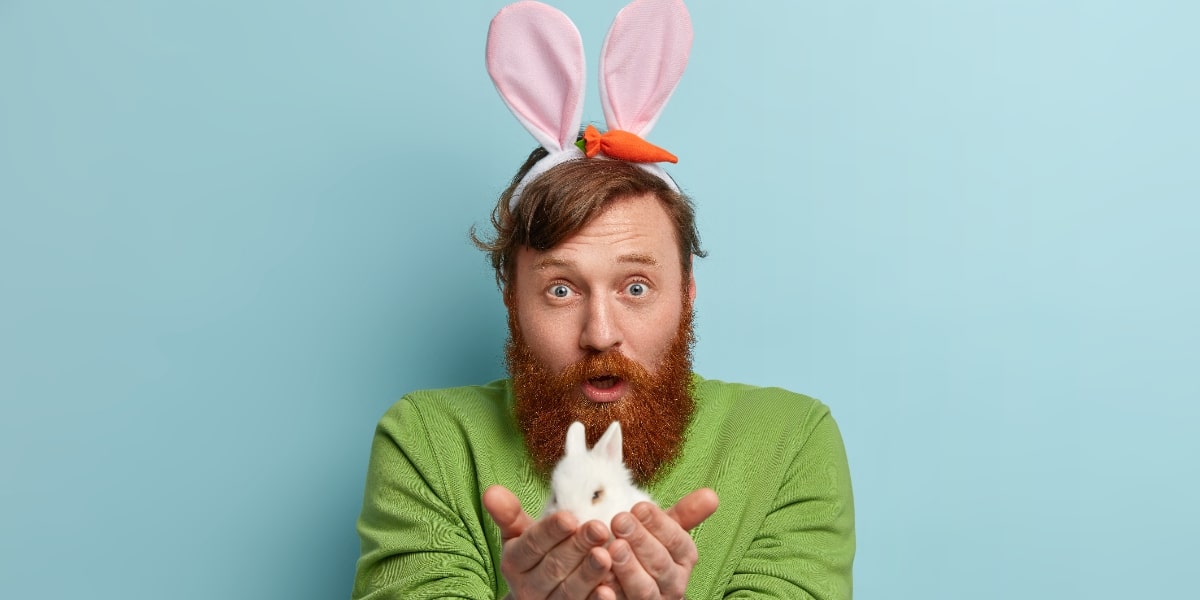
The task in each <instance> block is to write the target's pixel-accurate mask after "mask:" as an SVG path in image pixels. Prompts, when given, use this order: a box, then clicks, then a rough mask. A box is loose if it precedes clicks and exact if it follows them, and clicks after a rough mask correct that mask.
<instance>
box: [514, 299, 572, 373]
mask: <svg viewBox="0 0 1200 600" xmlns="http://www.w3.org/2000/svg"><path fill="white" fill-rule="evenodd" d="M518 314H519V315H521V316H518V319H517V320H518V323H519V324H520V326H521V335H522V336H524V338H525V343H526V344H528V345H529V349H530V350H531V351H533V355H534V356H535V357H537V359H538V361H540V362H541V363H542V364H543V365H546V366H547V367H549V368H550V369H551V370H552V371H554V372H559V371H561V370H562V369H563V368H565V367H566V366H567V365H569V364H571V362H573V361H574V359H575V357H574V356H572V355H571V349H572V348H573V347H578V335H575V337H574V338H572V337H571V336H572V334H571V332H570V331H568V328H567V327H564V326H562V324H560V323H555V322H553V321H551V320H549V319H530V318H525V317H524V316H523V315H524V314H526V313H518Z"/></svg>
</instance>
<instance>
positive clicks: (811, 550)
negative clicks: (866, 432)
mask: <svg viewBox="0 0 1200 600" xmlns="http://www.w3.org/2000/svg"><path fill="white" fill-rule="evenodd" d="M854 546H855V541H854V500H853V496H852V493H851V489H850V469H849V465H848V463H847V460H846V450H845V447H844V446H843V444H842V437H841V433H840V432H839V431H838V428H837V424H836V423H835V422H834V420H833V417H832V416H830V414H829V412H828V409H825V410H823V411H821V412H820V413H818V415H816V422H815V425H813V428H812V430H811V433H809V435H808V437H807V439H806V440H805V441H804V442H803V445H802V447H801V448H800V450H799V452H797V453H796V454H795V457H794V459H793V460H792V461H791V465H790V467H789V468H788V471H787V474H786V477H785V479H784V481H783V485H782V486H781V488H780V489H779V492H778V494H777V495H776V496H775V498H774V500H773V503H772V506H771V509H770V512H769V513H768V514H767V517H766V519H765V520H764V521H763V523H762V527H761V528H760V529H759V531H758V532H757V534H756V535H755V537H754V540H753V542H752V543H751V544H750V547H749V548H748V550H747V551H746V553H745V555H744V556H743V557H742V559H741V561H740V562H739V564H738V565H737V567H736V569H735V571H734V575H733V577H732V578H731V579H730V582H729V585H728V587H727V588H726V597H727V598H794V599H811V600H849V599H850V598H851V597H852V595H851V567H852V564H853V561H854V550H855V548H854Z"/></svg>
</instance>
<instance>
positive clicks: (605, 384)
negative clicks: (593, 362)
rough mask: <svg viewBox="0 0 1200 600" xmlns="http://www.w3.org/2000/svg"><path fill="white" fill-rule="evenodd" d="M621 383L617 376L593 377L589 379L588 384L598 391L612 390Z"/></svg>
mask: <svg viewBox="0 0 1200 600" xmlns="http://www.w3.org/2000/svg"><path fill="white" fill-rule="evenodd" d="M620 381H621V378H620V377H617V376H616V375H601V376H600V377H592V378H590V379H588V383H590V384H591V385H592V387H594V388H596V389H598V390H608V389H612V388H613V387H614V386H616V385H617V384H618V383H620Z"/></svg>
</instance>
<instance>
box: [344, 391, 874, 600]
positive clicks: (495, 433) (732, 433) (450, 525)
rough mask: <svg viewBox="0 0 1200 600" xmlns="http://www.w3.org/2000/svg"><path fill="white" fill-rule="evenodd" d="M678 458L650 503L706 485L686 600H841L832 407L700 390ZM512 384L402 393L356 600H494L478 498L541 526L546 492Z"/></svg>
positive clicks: (845, 475) (845, 520)
mask: <svg viewBox="0 0 1200 600" xmlns="http://www.w3.org/2000/svg"><path fill="white" fill-rule="evenodd" d="M693 377H694V380H695V383H696V400H697V402H696V413H695V418H694V419H693V422H692V424H691V426H690V428H689V429H688V433H687V441H686V442H685V445H684V448H683V451H682V455H681V457H680V459H679V460H678V461H677V462H676V463H675V465H674V466H673V467H671V469H670V471H668V472H667V473H665V474H664V475H663V476H661V477H660V478H659V480H658V482H657V483H656V484H655V485H653V486H651V487H650V488H649V489H648V491H649V492H650V494H651V495H652V496H653V497H654V499H655V501H656V502H657V503H658V504H659V505H660V506H662V507H669V506H671V505H673V504H674V503H675V502H676V501H677V500H679V499H680V498H681V497H683V496H684V495H685V494H687V493H688V492H691V491H692V490H695V489H697V488H700V487H710V488H712V489H714V490H716V492H717V496H718V497H719V498H720V507H719V508H718V509H717V512H716V513H715V514H714V515H713V516H712V517H709V519H708V520H707V521H705V522H703V523H701V524H700V525H699V526H698V527H696V528H695V529H694V530H692V537H693V539H694V540H695V542H696V548H697V551H698V553H699V557H700V558H699V562H698V563H697V564H696V567H695V569H694V570H693V572H692V578H691V581H690V582H689V584H688V588H687V597H688V598H692V599H700V598H722V597H738V598H750V597H753V598H814V599H817V600H835V599H837V600H842V599H849V598H850V597H851V565H852V563H853V561H854V503H853V499H852V496H851V491H850V471H849V467H848V466H847V463H846V454H845V449H844V448H843V446H842V438H841V435H840V433H839V432H838V428H837V425H836V424H835V423H834V421H833V417H831V416H830V414H829V409H828V408H826V407H825V405H823V404H821V403H820V402H818V401H816V400H814V399H812V398H809V397H807V396H802V395H799V394H794V393H791V392H788V391H786V390H782V389H778V388H758V387H752V386H747V385H740V384H731V383H724V382H720V381H715V380H705V379H702V378H700V377H699V376H693ZM512 400H513V398H512V387H511V385H510V383H509V381H508V380H500V381H495V382H492V383H490V384H487V385H484V386H471V387H460V388H450V389H444V390H432V391H422V392H414V393H412V394H409V395H408V396H405V397H404V398H403V399H401V400H400V401H399V402H397V403H396V404H395V405H394V406H392V408H391V409H390V410H388V412H387V413H386V414H385V415H384V416H383V418H382V419H381V420H380V422H379V427H378V429H377V430H376V433H375V439H374V443H373V446H372V449H371V462H370V466H369V467H368V471H367V485H366V493H365V497H364V499H363V509H362V514H361V516H360V517H359V520H358V532H359V535H360V537H361V539H362V555H361V557H360V558H359V560H358V572H357V575H356V576H355V580H354V593H353V597H354V598H355V599H359V598H364V599H366V598H369V599H372V600H378V599H383V598H389V599H391V598H406V599H408V598H435V597H436V598H442V597H447V596H450V597H456V598H498V597H501V596H503V595H504V594H505V593H507V591H508V590H507V586H506V585H505V582H504V578H503V576H501V574H500V547H501V546H500V531H499V529H497V528H496V525H495V523H493V522H492V519H491V517H490V516H489V515H488V514H487V512H486V511H485V510H484V508H483V503H482V501H481V497H482V495H483V491H484V490H485V489H487V488H488V486H490V485H493V484H500V485H503V486H504V487H506V488H508V489H509V490H512V492H513V493H514V494H516V495H517V497H518V498H520V500H521V505H522V506H523V507H524V508H525V510H526V512H528V513H529V514H530V515H533V516H534V517H535V518H536V517H537V515H540V514H541V511H542V505H543V503H544V502H545V499H546V497H547V495H548V488H547V482H546V481H545V479H544V478H542V477H540V476H539V475H537V474H536V472H535V471H534V470H533V468H532V466H531V464H530V462H529V459H528V456H527V455H526V453H525V449H524V446H523V445H522V442H521V437H520V435H519V433H518V432H517V430H516V424H515V421H514V420H513V418H512Z"/></svg>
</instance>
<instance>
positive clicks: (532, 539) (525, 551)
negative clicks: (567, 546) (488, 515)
mask: <svg viewBox="0 0 1200 600" xmlns="http://www.w3.org/2000/svg"><path fill="white" fill-rule="evenodd" d="M577 529H578V524H577V523H576V521H575V517H574V516H573V515H571V513H569V512H566V511H561V512H557V513H554V514H552V515H548V516H547V517H545V518H543V519H541V520H540V521H537V522H534V523H533V524H532V525H530V526H529V527H528V528H526V529H525V532H524V533H522V534H521V537H519V538H516V539H513V540H511V541H510V542H508V543H506V544H505V545H504V549H503V550H502V557H503V558H506V559H508V560H509V561H510V562H509V564H510V565H512V567H513V568H514V569H516V570H517V572H520V573H524V572H526V571H530V570H532V569H534V568H535V567H539V566H541V563H542V560H543V559H544V558H546V557H547V556H548V555H550V553H551V551H552V550H554V549H555V548H557V547H558V546H559V545H560V544H562V543H563V541H564V540H567V539H569V538H571V537H572V536H571V534H573V533H575V532H576V530H577ZM580 556H582V555H580ZM577 563H578V559H576V564H577ZM574 568H575V565H574V564H572V565H570V568H568V569H566V570H564V571H562V572H561V573H559V577H558V579H556V580H555V581H554V584H555V585H557V584H558V582H559V581H562V579H563V577H565V576H566V574H567V573H569V572H570V571H571V569H574ZM550 589H553V586H551V587H548V588H546V590H547V591H549V590H550Z"/></svg>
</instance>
